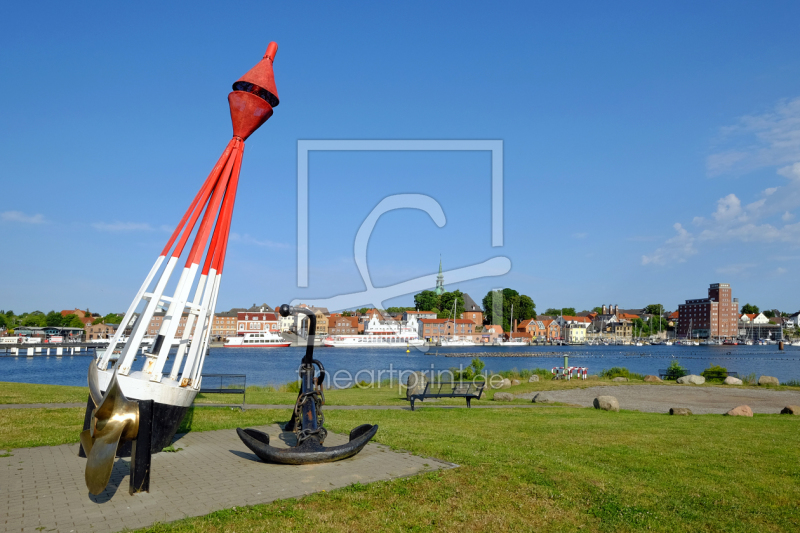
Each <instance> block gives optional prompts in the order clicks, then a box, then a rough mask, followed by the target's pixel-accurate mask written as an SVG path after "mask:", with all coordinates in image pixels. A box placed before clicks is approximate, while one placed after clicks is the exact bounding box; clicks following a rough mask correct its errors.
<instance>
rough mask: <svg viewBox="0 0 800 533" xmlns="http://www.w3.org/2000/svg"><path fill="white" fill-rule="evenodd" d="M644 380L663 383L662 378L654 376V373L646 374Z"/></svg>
mask: <svg viewBox="0 0 800 533" xmlns="http://www.w3.org/2000/svg"><path fill="white" fill-rule="evenodd" d="M644 380H645V381H646V382H647V383H661V382H662V379H661V378H660V377H658V376H654V375H652V374H649V375H647V376H645V377H644Z"/></svg>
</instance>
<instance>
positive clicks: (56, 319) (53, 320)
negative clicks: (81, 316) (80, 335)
mask: <svg viewBox="0 0 800 533" xmlns="http://www.w3.org/2000/svg"><path fill="white" fill-rule="evenodd" d="M44 320H45V323H46V324H47V325H48V326H53V327H59V326H63V325H64V317H63V316H61V313H56V312H55V311H50V312H49V313H47V316H46V317H45V319H44Z"/></svg>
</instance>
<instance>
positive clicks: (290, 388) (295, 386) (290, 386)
mask: <svg viewBox="0 0 800 533" xmlns="http://www.w3.org/2000/svg"><path fill="white" fill-rule="evenodd" d="M278 391H279V392H300V381H299V380H297V381H290V382H289V383H286V384H285V385H281V386H280V388H279V389H278Z"/></svg>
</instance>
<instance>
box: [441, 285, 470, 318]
mask: <svg viewBox="0 0 800 533" xmlns="http://www.w3.org/2000/svg"><path fill="white" fill-rule="evenodd" d="M453 302H455V305H456V313H455V315H453ZM439 305H440V307H441V309H442V310H441V312H440V313H439V318H458V317H460V316H461V313H463V312H464V293H462V292H461V291H458V290H456V291H453V292H444V293H442V296H441V297H440V298H439Z"/></svg>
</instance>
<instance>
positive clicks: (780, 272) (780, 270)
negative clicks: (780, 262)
mask: <svg viewBox="0 0 800 533" xmlns="http://www.w3.org/2000/svg"><path fill="white" fill-rule="evenodd" d="M786 272H787V270H786V269H785V268H783V267H778V268H776V269H775V274H776V275H777V276H780V275H782V274H786Z"/></svg>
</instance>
